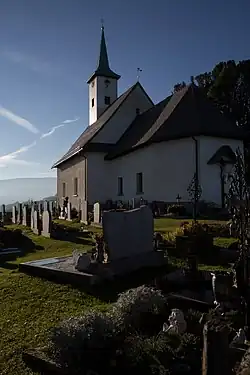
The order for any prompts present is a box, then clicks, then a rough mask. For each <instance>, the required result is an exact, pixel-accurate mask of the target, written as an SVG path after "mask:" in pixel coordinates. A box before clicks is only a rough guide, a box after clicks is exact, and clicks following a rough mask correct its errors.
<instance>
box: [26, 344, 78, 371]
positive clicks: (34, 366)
mask: <svg viewBox="0 0 250 375" xmlns="http://www.w3.org/2000/svg"><path fill="white" fill-rule="evenodd" d="M39 354H40V355H39ZM22 360H23V362H24V363H25V364H26V365H27V366H28V367H29V368H30V369H31V370H32V371H34V372H37V373H39V374H43V375H52V374H54V375H57V374H58V375H71V374H70V373H69V372H68V371H66V370H64V369H62V368H61V367H59V366H58V365H57V364H56V363H55V362H52V361H49V360H46V359H45V358H42V355H41V351H39V350H38V349H37V350H29V351H25V352H23V353H22Z"/></svg>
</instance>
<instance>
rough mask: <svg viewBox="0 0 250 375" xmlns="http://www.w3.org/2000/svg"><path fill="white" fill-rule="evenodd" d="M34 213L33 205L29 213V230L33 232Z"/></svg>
mask: <svg viewBox="0 0 250 375" xmlns="http://www.w3.org/2000/svg"><path fill="white" fill-rule="evenodd" d="M34 211H35V207H34V205H32V206H31V213H30V228H31V229H32V230H33V228H34Z"/></svg>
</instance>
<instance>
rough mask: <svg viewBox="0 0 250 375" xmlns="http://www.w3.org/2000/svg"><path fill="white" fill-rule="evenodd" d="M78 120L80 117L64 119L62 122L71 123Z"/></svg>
mask: <svg viewBox="0 0 250 375" xmlns="http://www.w3.org/2000/svg"><path fill="white" fill-rule="evenodd" d="M78 120H80V117H75V118H74V119H73V120H65V121H63V122H62V124H71V123H72V122H76V121H78Z"/></svg>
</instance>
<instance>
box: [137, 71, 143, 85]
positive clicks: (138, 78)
mask: <svg viewBox="0 0 250 375" xmlns="http://www.w3.org/2000/svg"><path fill="white" fill-rule="evenodd" d="M141 72H142V69H141V68H137V81H138V82H139V80H140V73H141Z"/></svg>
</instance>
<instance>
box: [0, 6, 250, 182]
mask: <svg viewBox="0 0 250 375" xmlns="http://www.w3.org/2000/svg"><path fill="white" fill-rule="evenodd" d="M249 14H250V2H249V0H238V1H226V0H216V1H215V0H210V1H207V0H175V1H173V0H172V1H170V0H155V1H152V0H136V1H135V0H126V1H124V0H123V1H121V0H106V1H103V0H95V1H87V0H0V77H1V78H0V129H1V138H0V145H1V146H0V179H8V178H18V177H45V176H53V175H56V173H55V170H51V166H52V164H53V163H54V162H55V161H57V160H58V159H59V158H60V157H61V156H62V155H63V154H64V153H65V152H66V151H67V150H68V148H69V147H70V146H71V144H72V143H73V142H74V141H75V140H76V138H77V137H78V136H79V135H80V134H81V133H82V132H83V131H84V129H85V128H86V126H87V125H88V86H87V83H86V81H87V80H88V78H89V77H90V75H91V74H92V73H93V72H94V70H95V69H96V65H97V58H98V54H99V45H100V35H101V20H102V19H103V20H104V26H105V36H106V42H107V49H108V55H109V62H110V67H111V69H113V70H114V71H115V72H116V73H118V74H120V75H121V79H120V80H119V84H118V91H119V94H121V93H122V92H123V91H124V90H126V89H127V88H129V87H130V86H131V85H133V84H134V83H135V82H136V80H137V68H140V69H141V70H142V72H141V74H140V82H141V84H142V85H143V87H144V88H145V89H146V91H147V93H148V94H149V96H150V97H151V98H152V100H153V101H154V102H155V103H156V102H158V101H160V100H162V99H164V97H166V96H168V95H169V94H170V93H171V91H172V88H173V86H174V85H175V84H176V83H177V82H180V81H187V82H189V81H190V77H191V76H192V75H193V76H195V75H197V74H200V73H202V72H204V71H207V70H211V69H212V68H213V66H214V65H215V64H216V63H218V62H220V61H224V60H229V59H234V60H236V61H238V60H244V59H248V58H250V51H249V49H250V47H249V43H248V42H247V41H248V37H249V35H250V22H249Z"/></svg>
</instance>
